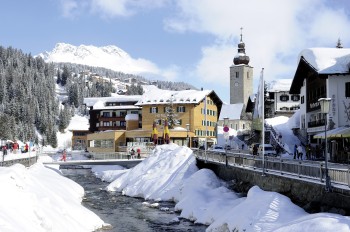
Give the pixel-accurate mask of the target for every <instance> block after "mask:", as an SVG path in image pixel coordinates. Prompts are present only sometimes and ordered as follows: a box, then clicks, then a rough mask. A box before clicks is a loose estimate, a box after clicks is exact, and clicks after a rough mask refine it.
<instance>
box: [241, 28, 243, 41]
mask: <svg viewBox="0 0 350 232" xmlns="http://www.w3.org/2000/svg"><path fill="white" fill-rule="evenodd" d="M242 30H243V27H241V42H242V41H243V40H242Z"/></svg>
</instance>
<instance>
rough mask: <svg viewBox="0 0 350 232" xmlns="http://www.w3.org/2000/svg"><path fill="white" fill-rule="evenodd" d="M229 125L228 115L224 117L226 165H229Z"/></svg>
mask: <svg viewBox="0 0 350 232" xmlns="http://www.w3.org/2000/svg"><path fill="white" fill-rule="evenodd" d="M227 125H228V117H225V118H224V138H225V160H226V166H227V165H228V163H227V139H228V137H229V132H228V131H229V127H228V126H227Z"/></svg>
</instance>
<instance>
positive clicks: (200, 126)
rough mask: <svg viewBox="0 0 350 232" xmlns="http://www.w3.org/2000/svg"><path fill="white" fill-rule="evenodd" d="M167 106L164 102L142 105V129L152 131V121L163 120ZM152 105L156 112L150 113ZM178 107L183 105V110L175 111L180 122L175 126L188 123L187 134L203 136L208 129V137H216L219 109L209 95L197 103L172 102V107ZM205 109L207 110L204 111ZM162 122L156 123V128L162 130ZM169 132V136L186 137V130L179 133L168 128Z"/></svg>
mask: <svg viewBox="0 0 350 232" xmlns="http://www.w3.org/2000/svg"><path fill="white" fill-rule="evenodd" d="M205 101H206V103H205ZM167 106H168V104H166V103H164V104H160V103H157V104H154V105H144V106H142V129H143V130H147V131H152V127H153V122H155V121H156V122H158V121H159V120H164V119H165V118H166V112H165V108H166V107H167ZM152 107H153V108H154V107H156V108H157V112H154V113H151V108H152ZM178 107H184V108H185V112H175V113H176V118H177V119H178V120H179V121H180V122H181V124H180V125H177V126H175V127H182V128H184V129H186V124H189V126H190V128H189V136H190V137H192V138H193V137H205V132H206V131H208V134H207V137H208V138H215V137H216V133H215V128H216V123H217V120H218V116H219V110H218V106H217V105H216V104H215V103H214V101H213V100H212V99H211V98H210V97H209V96H208V97H207V98H206V99H203V100H202V101H201V102H200V103H199V104H198V103H196V104H189V103H184V104H181V103H180V104H173V108H174V109H177V108H178ZM205 110H207V112H206V113H205ZM163 122H164V121H163ZM163 122H161V123H159V124H157V129H158V131H160V132H162V131H163V130H164V128H163V127H164V124H163ZM170 133H171V134H170V136H171V137H174V135H176V136H181V137H187V131H184V132H182V133H181V132H179V131H176V130H170Z"/></svg>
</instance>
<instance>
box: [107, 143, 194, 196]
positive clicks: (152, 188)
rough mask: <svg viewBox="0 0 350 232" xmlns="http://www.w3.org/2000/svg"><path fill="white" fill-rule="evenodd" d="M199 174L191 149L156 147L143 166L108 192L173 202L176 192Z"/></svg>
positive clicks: (124, 176) (109, 187) (171, 145)
mask: <svg viewBox="0 0 350 232" xmlns="http://www.w3.org/2000/svg"><path fill="white" fill-rule="evenodd" d="M196 171H198V168H197V166H196V159H195V157H194V156H193V154H192V150H191V149H189V148H187V147H179V146H178V145H176V144H170V145H160V146H156V148H155V149H154V151H153V153H152V154H151V155H150V156H149V157H148V158H146V159H145V160H143V161H142V162H141V163H140V164H138V165H137V166H135V167H134V168H132V169H130V171H128V172H126V173H125V174H124V175H122V176H120V177H119V178H118V179H116V180H115V181H113V182H112V183H111V184H110V185H109V186H107V190H109V191H122V192H123V194H125V195H127V196H132V197H142V198H145V199H155V200H172V199H173V191H174V190H173V189H174V187H176V186H178V185H179V184H180V183H182V182H183V181H184V180H185V179H187V178H188V177H190V176H191V175H192V174H193V173H195V172H196Z"/></svg>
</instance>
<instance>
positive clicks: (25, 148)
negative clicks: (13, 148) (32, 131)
mask: <svg viewBox="0 0 350 232" xmlns="http://www.w3.org/2000/svg"><path fill="white" fill-rule="evenodd" d="M28 149H29V146H28V143H26V145H24V152H28Z"/></svg>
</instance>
